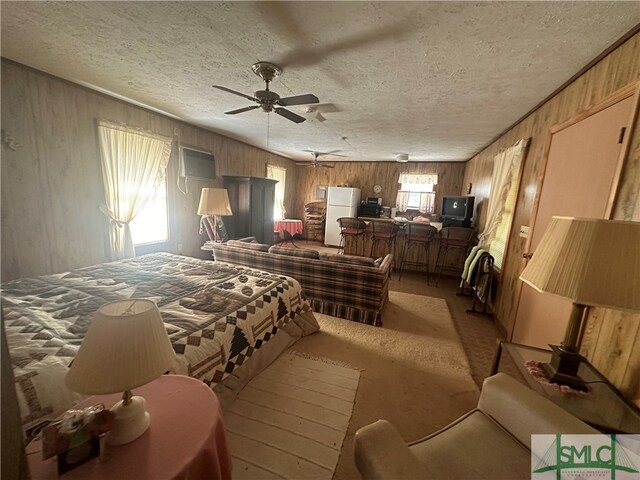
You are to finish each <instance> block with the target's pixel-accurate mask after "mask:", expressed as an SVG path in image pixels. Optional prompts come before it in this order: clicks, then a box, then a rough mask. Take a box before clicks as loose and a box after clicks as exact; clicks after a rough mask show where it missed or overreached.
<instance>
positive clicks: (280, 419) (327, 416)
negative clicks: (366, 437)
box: [224, 352, 360, 479]
mask: <svg viewBox="0 0 640 480" xmlns="http://www.w3.org/2000/svg"><path fill="white" fill-rule="evenodd" d="M359 379H360V371H359V370H357V369H354V368H349V367H347V366H345V365H344V364H341V363H340V362H335V361H333V362H332V361H329V360H326V359H321V358H309V356H308V355H304V354H301V353H298V352H287V353H285V354H283V355H282V356H280V358H278V359H277V360H276V361H275V362H274V363H273V364H271V365H270V366H269V367H268V368H267V369H265V370H264V371H263V372H262V373H260V374H259V375H258V376H257V377H256V378H254V379H253V380H251V382H249V384H248V385H247V386H246V387H245V388H244V389H243V390H242V392H241V393H240V395H239V396H238V398H237V400H236V401H235V402H234V403H233V405H231V407H229V408H228V409H227V410H226V411H225V413H224V420H225V427H226V431H227V439H228V441H229V447H230V450H231V455H232V458H233V478H234V479H257V478H259V479H271V478H274V479H275V478H279V479H282V478H285V479H301V478H304V479H331V478H332V477H333V474H334V470H335V467H336V464H337V463H338V458H339V456H340V452H341V449H342V443H343V441H344V438H345V434H346V432H347V427H348V426H349V419H350V418H351V414H352V411H353V404H354V400H355V397H356V391H357V389H358V382H359Z"/></svg>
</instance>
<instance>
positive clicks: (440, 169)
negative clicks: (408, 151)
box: [294, 162, 465, 219]
mask: <svg viewBox="0 0 640 480" xmlns="http://www.w3.org/2000/svg"><path fill="white" fill-rule="evenodd" d="M335 166H336V167H335V168H322V167H317V168H313V167H301V166H298V167H296V168H297V170H298V181H299V184H298V198H297V199H296V202H295V203H294V205H295V210H294V211H295V213H296V215H297V217H296V218H300V219H301V218H303V213H304V205H305V204H306V203H308V202H312V201H314V200H316V189H317V187H319V186H322V185H328V186H333V187H335V186H336V185H349V186H350V187H357V188H359V189H361V190H362V198H363V199H364V198H366V197H382V204H383V205H385V206H390V207H395V205H396V195H397V193H398V177H399V175H400V174H401V173H418V174H422V173H437V174H438V186H437V187H436V212H439V211H440V206H441V202H442V196H443V195H460V192H461V191H462V180H463V177H464V171H465V164H464V163H453V162H443V163H417V162H416V163H411V162H410V163H397V162H336V163H335ZM374 185H380V186H381V187H382V192H381V193H379V194H376V193H374V192H373V186H374Z"/></svg>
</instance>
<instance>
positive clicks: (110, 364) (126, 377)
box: [66, 299, 175, 395]
mask: <svg viewBox="0 0 640 480" xmlns="http://www.w3.org/2000/svg"><path fill="white" fill-rule="evenodd" d="M174 359H175V353H174V351H173V348H172V347H171V342H170V341H169V336H168V335H167V331H166V329H165V326H164V323H163V322H162V317H161V316H160V311H159V310H158V307H157V306H156V304H155V303H153V302H152V301H151V300H144V299H128V300H117V301H115V302H110V303H107V304H105V305H103V306H102V307H100V309H99V310H98V311H97V312H96V313H95V315H94V317H93V320H92V321H91V325H90V326H89V329H88V331H87V334H86V335H85V337H84V340H83V341H82V345H81V346H80V350H78V353H77V354H76V356H75V358H74V359H73V362H72V363H71V367H70V368H69V371H68V372H67V377H66V384H67V387H69V388H70V389H71V390H73V391H76V392H80V393H85V394H90V395H96V394H105V393H115V392H124V391H127V390H131V389H133V388H135V387H139V386H140V385H144V384H146V383H149V382H150V381H151V380H154V379H156V378H157V377H159V376H160V375H162V374H163V373H165V372H166V371H167V370H169V368H170V367H171V365H172V363H173V361H174Z"/></svg>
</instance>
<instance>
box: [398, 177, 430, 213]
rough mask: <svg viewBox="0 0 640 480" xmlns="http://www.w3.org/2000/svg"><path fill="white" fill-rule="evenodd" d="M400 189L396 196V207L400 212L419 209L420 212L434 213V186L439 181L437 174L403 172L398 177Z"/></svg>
mask: <svg viewBox="0 0 640 480" xmlns="http://www.w3.org/2000/svg"><path fill="white" fill-rule="evenodd" d="M398 182H399V183H400V190H399V191H398V196H397V198H396V208H397V209H398V211H400V212H406V211H407V210H409V209H415V210H419V211H420V213H434V210H435V198H436V194H435V193H434V187H435V185H436V184H437V183H438V176H437V175H410V174H402V175H400V178H399V179H398Z"/></svg>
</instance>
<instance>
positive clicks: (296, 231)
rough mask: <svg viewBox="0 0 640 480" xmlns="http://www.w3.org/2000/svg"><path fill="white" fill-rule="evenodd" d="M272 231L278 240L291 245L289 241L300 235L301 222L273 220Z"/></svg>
mask: <svg viewBox="0 0 640 480" xmlns="http://www.w3.org/2000/svg"><path fill="white" fill-rule="evenodd" d="M273 231H274V232H278V235H279V236H280V238H283V239H284V240H285V241H289V242H291V243H293V242H292V241H291V240H292V239H293V238H295V236H296V235H298V236H300V235H302V220H294V219H284V220H275V221H274V222H273ZM294 245H295V244H294Z"/></svg>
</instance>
